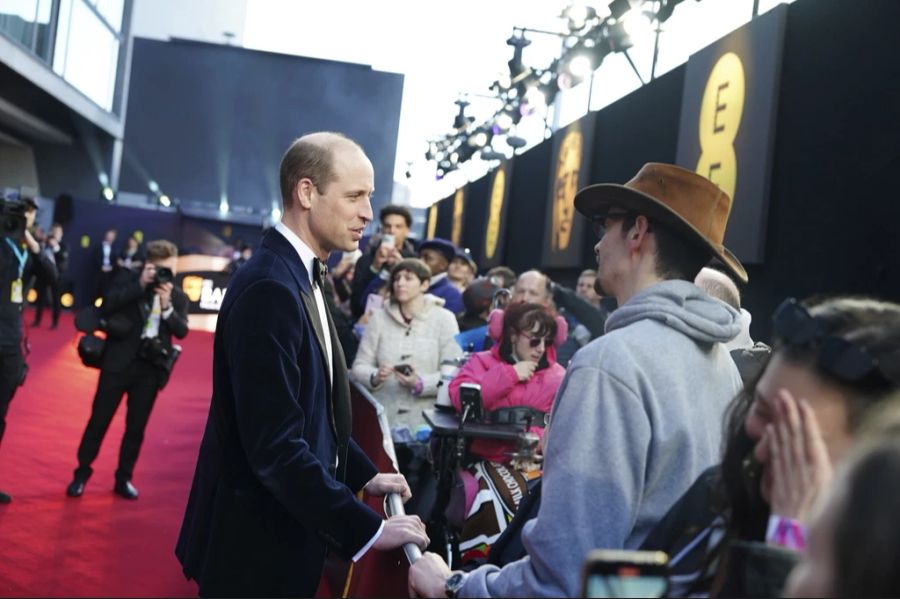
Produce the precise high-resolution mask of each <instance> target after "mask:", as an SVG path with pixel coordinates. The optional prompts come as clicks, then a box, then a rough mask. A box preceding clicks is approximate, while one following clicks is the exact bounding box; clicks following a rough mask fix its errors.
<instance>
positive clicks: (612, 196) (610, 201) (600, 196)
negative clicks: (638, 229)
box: [575, 183, 749, 283]
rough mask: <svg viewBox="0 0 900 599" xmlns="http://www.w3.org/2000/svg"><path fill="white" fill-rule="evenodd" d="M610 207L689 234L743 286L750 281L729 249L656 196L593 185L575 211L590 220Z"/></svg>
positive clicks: (581, 193) (578, 200)
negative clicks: (622, 209)
mask: <svg viewBox="0 0 900 599" xmlns="http://www.w3.org/2000/svg"><path fill="white" fill-rule="evenodd" d="M610 206H621V207H622V208H624V209H626V210H633V211H635V212H640V213H641V214H645V215H647V216H648V217H650V218H652V219H654V220H657V221H659V222H661V223H663V224H665V225H667V226H669V227H670V228H672V229H673V230H675V231H676V232H678V233H683V234H686V235H687V236H688V237H689V238H690V240H691V241H694V242H696V243H699V244H700V245H701V246H703V247H704V248H705V249H707V250H709V252H710V254H712V256H713V257H714V258H717V259H718V260H719V261H720V262H722V264H723V265H724V266H725V268H727V269H728V271H729V272H730V273H731V274H732V275H734V276H735V277H736V278H737V279H738V280H739V281H741V282H742V283H747V282H748V281H749V277H748V276H747V271H746V270H744V266H743V265H742V264H741V262H740V260H738V259H737V257H736V256H735V255H734V254H732V253H731V252H730V251H729V250H728V248H726V247H725V246H719V245H716V244H714V243H712V242H711V241H710V240H709V239H707V238H706V236H704V235H703V234H702V233H700V231H698V230H697V229H696V228H695V227H694V226H693V225H692V224H690V223H689V222H687V221H686V220H684V219H683V218H682V217H681V216H680V215H679V214H678V213H677V212H675V211H673V210H672V209H670V208H669V207H668V206H666V205H665V204H663V203H662V202H660V201H659V200H657V199H656V198H654V197H653V196H650V195H647V194H645V193H643V192H640V191H638V190H636V189H632V188H630V187H626V186H625V185H618V184H616V183H598V184H596V185H590V186H588V187H585V188H584V189H582V190H581V191H579V192H578V193H577V194H576V195H575V209H576V210H577V211H578V212H579V213H580V214H582V215H583V216H585V217H587V218H591V217H592V216H593V215H595V214H598V213H600V212H603V211H605V210H606V209H608V208H609V207H610Z"/></svg>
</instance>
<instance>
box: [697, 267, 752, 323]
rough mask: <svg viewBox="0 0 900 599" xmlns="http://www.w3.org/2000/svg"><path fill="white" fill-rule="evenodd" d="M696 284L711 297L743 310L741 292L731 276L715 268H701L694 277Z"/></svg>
mask: <svg viewBox="0 0 900 599" xmlns="http://www.w3.org/2000/svg"><path fill="white" fill-rule="evenodd" d="M694 285H696V286H697V287H699V288H700V289H702V290H703V291H705V292H706V293H707V295H709V296H710V297H714V298H716V299H717V300H721V301H723V302H725V303H726V304H728V305H729V306H731V307H732V308H734V309H735V310H737V311H738V312H740V311H741V292H740V291H738V288H737V285H736V284H735V283H734V281H732V280H731V278H730V277H729V276H728V275H726V274H725V273H723V272H720V271H718V270H716V269H714V268H706V267H704V268H701V269H700V272H699V273H697V276H696V278H695V279H694Z"/></svg>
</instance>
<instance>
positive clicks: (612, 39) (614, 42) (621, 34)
mask: <svg viewBox="0 0 900 599" xmlns="http://www.w3.org/2000/svg"><path fill="white" fill-rule="evenodd" d="M606 40H607V43H608V47H609V49H610V50H611V51H612V52H624V51H625V50H627V49H628V48H630V47H632V46H633V45H634V44H633V43H632V41H631V37H630V36H629V35H628V30H627V29H626V28H625V23H624V22H622V21H618V22H617V23H614V24H612V25H610V26H609V27H608V28H607V31H606Z"/></svg>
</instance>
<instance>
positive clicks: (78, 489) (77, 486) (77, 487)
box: [66, 478, 87, 497]
mask: <svg viewBox="0 0 900 599" xmlns="http://www.w3.org/2000/svg"><path fill="white" fill-rule="evenodd" d="M86 482H87V481H86V480H82V479H80V478H76V479H75V480H73V481H72V482H71V483H69V486H68V487H67V488H66V495H68V496H69V497H81V494H82V493H84V485H85V483H86Z"/></svg>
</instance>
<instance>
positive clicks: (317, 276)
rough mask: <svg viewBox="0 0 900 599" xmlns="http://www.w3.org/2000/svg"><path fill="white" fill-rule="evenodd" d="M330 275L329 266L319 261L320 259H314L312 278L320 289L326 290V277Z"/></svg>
mask: <svg viewBox="0 0 900 599" xmlns="http://www.w3.org/2000/svg"><path fill="white" fill-rule="evenodd" d="M327 274H328V265H327V264H325V263H324V262H322V261H321V260H319V259H318V258H313V263H312V276H313V282H314V283H315V284H316V285H318V286H319V288H320V289H324V285H325V275H327Z"/></svg>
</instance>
